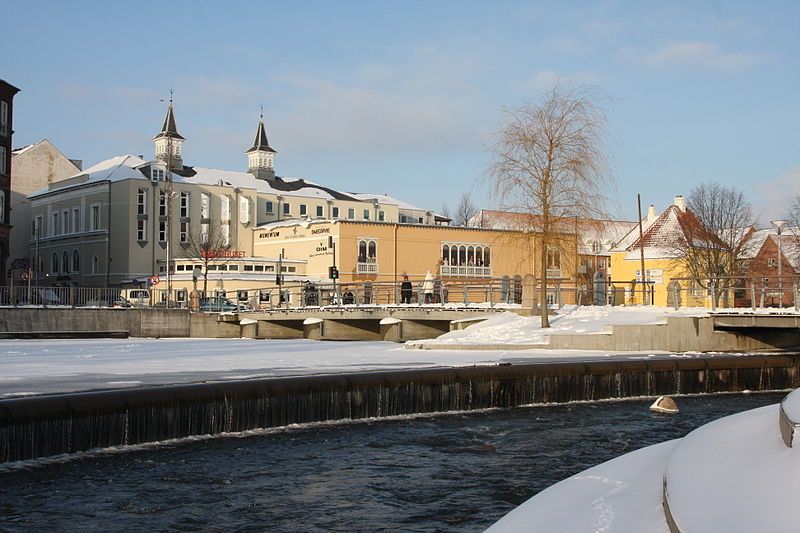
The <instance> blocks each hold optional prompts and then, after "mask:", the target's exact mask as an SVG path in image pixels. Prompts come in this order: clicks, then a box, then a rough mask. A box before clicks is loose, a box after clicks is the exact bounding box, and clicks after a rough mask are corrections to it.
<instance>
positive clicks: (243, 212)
mask: <svg viewBox="0 0 800 533" xmlns="http://www.w3.org/2000/svg"><path fill="white" fill-rule="evenodd" d="M239 222H241V223H242V224H249V223H250V199H249V198H246V197H244V196H240V197H239Z"/></svg>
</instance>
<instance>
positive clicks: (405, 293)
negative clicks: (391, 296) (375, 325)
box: [400, 276, 414, 304]
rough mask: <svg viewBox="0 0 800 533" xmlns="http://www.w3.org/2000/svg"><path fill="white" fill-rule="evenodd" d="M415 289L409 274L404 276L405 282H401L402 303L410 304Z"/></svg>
mask: <svg viewBox="0 0 800 533" xmlns="http://www.w3.org/2000/svg"><path fill="white" fill-rule="evenodd" d="M413 290H414V289H413V287H412V286H411V282H410V281H408V276H403V283H401V284H400V303H404V304H410V303H411V293H412V292H413Z"/></svg>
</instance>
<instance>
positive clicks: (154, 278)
mask: <svg viewBox="0 0 800 533" xmlns="http://www.w3.org/2000/svg"><path fill="white" fill-rule="evenodd" d="M159 281H161V279H160V278H159V277H158V276H156V275H155V274H153V275H152V276H150V285H158V282H159Z"/></svg>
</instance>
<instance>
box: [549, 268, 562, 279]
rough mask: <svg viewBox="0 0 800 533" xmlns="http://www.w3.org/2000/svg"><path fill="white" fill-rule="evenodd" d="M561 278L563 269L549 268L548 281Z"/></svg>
mask: <svg viewBox="0 0 800 533" xmlns="http://www.w3.org/2000/svg"><path fill="white" fill-rule="evenodd" d="M560 277H561V269H560V268H548V269H547V279H556V278H560Z"/></svg>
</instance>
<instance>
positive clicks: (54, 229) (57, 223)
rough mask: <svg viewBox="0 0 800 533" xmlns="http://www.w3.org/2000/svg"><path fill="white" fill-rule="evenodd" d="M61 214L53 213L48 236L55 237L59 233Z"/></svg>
mask: <svg viewBox="0 0 800 533" xmlns="http://www.w3.org/2000/svg"><path fill="white" fill-rule="evenodd" d="M60 220H61V213H59V212H55V213H53V225H52V226H51V227H50V236H51V237H55V236H56V235H58V234H59V232H60V231H61V224H60Z"/></svg>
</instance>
